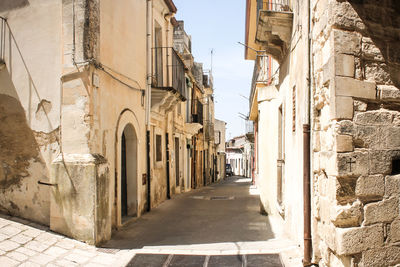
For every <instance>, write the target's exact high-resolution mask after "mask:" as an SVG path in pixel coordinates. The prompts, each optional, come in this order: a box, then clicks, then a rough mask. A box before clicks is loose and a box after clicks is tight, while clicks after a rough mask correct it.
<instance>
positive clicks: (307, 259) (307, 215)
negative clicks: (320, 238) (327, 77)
mask: <svg viewBox="0 0 400 267" xmlns="http://www.w3.org/2000/svg"><path fill="white" fill-rule="evenodd" d="M311 22H312V18H311V0H308V33H307V38H308V90H307V91H306V92H307V97H306V99H307V102H308V103H307V105H306V107H307V110H306V116H307V118H306V123H305V124H303V175H304V176H303V194H304V195H303V205H304V206H303V208H304V259H303V265H304V266H312V265H314V264H312V263H311V258H312V238H311V182H310V179H311V178H310V169H311V167H310V163H311V153H310V151H311V149H310V143H311V142H310V136H311V135H310V124H311V101H312V98H311V97H312V48H311V45H312V44H311V38H312V35H311Z"/></svg>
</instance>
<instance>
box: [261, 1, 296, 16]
mask: <svg viewBox="0 0 400 267" xmlns="http://www.w3.org/2000/svg"><path fill="white" fill-rule="evenodd" d="M260 10H271V11H281V12H292V10H291V9H290V6H289V0H276V1H264V0H257V14H258V13H259V11H260Z"/></svg>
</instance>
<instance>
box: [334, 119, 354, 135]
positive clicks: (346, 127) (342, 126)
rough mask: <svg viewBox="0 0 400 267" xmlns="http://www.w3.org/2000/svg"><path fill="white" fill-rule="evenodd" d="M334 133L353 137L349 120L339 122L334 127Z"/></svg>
mask: <svg viewBox="0 0 400 267" xmlns="http://www.w3.org/2000/svg"><path fill="white" fill-rule="evenodd" d="M336 129H337V130H336V132H337V133H338V134H346V135H353V133H354V124H353V122H352V121H350V120H343V121H339V122H338V123H337V126H336Z"/></svg>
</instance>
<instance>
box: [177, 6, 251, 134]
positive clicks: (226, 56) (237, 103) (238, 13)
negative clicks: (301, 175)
mask: <svg viewBox="0 0 400 267" xmlns="http://www.w3.org/2000/svg"><path fill="white" fill-rule="evenodd" d="M174 3H175V5H176V7H177V8H178V12H177V14H176V15H175V17H176V19H177V20H184V21H185V31H186V33H187V34H189V35H191V36H192V54H193V56H194V60H195V61H196V62H202V63H203V64H204V66H203V68H204V69H210V67H211V49H213V51H214V52H213V60H212V61H213V64H212V69H213V76H214V101H215V118H216V119H219V120H223V121H225V122H226V123H227V130H226V139H227V140H228V139H229V138H232V137H234V136H238V135H242V134H244V132H245V121H244V120H243V119H241V118H240V115H239V113H242V114H245V115H247V114H248V112H249V101H248V99H246V98H245V97H247V98H248V97H249V92H250V85H251V79H252V75H253V66H254V62H253V61H250V60H245V59H244V47H243V46H242V45H240V44H238V42H242V43H244V31H245V11H246V10H245V8H246V1H245V0H174Z"/></svg>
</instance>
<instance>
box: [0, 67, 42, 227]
mask: <svg viewBox="0 0 400 267" xmlns="http://www.w3.org/2000/svg"><path fill="white" fill-rule="evenodd" d="M0 84H1V88H0V192H1V198H0V210H1V211H3V212H6V213H8V214H11V215H18V216H22V217H25V218H28V219H34V218H35V217H33V218H31V216H30V214H31V212H30V211H29V210H27V209H30V208H32V207H28V206H29V205H28V204H27V203H26V201H28V202H30V203H31V204H30V205H34V206H35V205H40V198H41V197H39V196H37V195H36V194H35V192H38V191H39V190H40V189H39V185H38V184H37V183H36V184H33V185H32V184H29V185H28V184H23V180H24V179H27V178H29V177H30V176H31V173H30V169H32V168H35V169H37V168H40V169H41V170H40V173H41V174H43V176H45V175H46V165H45V163H44V161H43V159H42V158H41V155H40V149H39V144H38V143H37V141H36V138H35V133H34V132H33V131H32V130H31V128H30V127H29V125H28V122H27V119H26V115H25V110H24V108H23V107H22V105H21V102H20V100H19V99H18V96H17V93H16V89H15V87H14V85H13V83H12V80H11V77H10V74H9V73H8V71H7V69H6V68H3V69H2V70H0ZM32 186H33V187H35V188H32ZM26 192H31V194H27V193H26ZM35 195H36V196H35ZM23 196H25V197H26V198H29V197H31V199H29V200H25V201H24V200H23ZM21 200H22V201H21ZM40 222H42V223H43V222H44V221H40Z"/></svg>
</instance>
